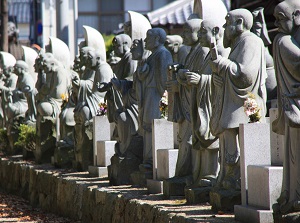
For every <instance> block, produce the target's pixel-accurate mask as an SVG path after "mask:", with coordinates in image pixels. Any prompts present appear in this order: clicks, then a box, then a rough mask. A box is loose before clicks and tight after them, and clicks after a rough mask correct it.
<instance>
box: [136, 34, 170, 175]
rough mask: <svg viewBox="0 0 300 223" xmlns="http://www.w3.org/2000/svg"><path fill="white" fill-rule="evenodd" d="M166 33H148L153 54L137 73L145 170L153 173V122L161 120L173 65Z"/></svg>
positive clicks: (146, 42)
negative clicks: (170, 70)
mask: <svg viewBox="0 0 300 223" xmlns="http://www.w3.org/2000/svg"><path fill="white" fill-rule="evenodd" d="M165 41H166V32H165V31H164V30H163V29H161V28H152V29H149V30H148V31H147V37H146V39H145V48H146V49H147V50H149V51H151V52H152V54H151V55H150V56H149V57H148V58H147V60H146V62H145V63H144V64H143V66H142V68H141V69H139V70H138V72H137V78H138V79H139V81H141V82H142V84H143V93H142V102H141V108H140V112H139V120H141V122H142V124H141V125H142V132H143V141H144V142H143V143H144V150H143V166H142V167H143V169H145V170H150V171H152V165H153V163H152V161H153V158H152V120H153V119H159V118H160V117H161V112H160V109H159V102H160V100H161V98H162V96H163V94H164V92H165V90H166V81H167V71H168V65H169V64H172V63H173V60H172V55H171V53H170V52H169V51H168V50H167V49H166V48H165V47H164V44H165Z"/></svg>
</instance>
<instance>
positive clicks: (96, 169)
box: [89, 166, 107, 177]
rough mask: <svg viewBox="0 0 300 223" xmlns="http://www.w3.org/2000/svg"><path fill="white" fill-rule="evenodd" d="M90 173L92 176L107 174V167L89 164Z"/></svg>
mask: <svg viewBox="0 0 300 223" xmlns="http://www.w3.org/2000/svg"><path fill="white" fill-rule="evenodd" d="M89 175H90V176H92V177H103V176H107V167H100V166H89Z"/></svg>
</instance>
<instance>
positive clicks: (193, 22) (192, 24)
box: [184, 18, 203, 32]
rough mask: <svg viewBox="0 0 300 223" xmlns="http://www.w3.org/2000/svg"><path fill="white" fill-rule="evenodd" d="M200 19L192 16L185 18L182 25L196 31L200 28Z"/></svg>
mask: <svg viewBox="0 0 300 223" xmlns="http://www.w3.org/2000/svg"><path fill="white" fill-rule="evenodd" d="M202 21H203V20H202V19H198V18H193V19H190V20H187V21H186V23H185V25H184V26H186V27H189V28H190V29H191V30H192V32H198V31H199V30H200V27H201V23H202Z"/></svg>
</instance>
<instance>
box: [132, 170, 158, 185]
mask: <svg viewBox="0 0 300 223" xmlns="http://www.w3.org/2000/svg"><path fill="white" fill-rule="evenodd" d="M130 177H131V181H132V185H138V186H141V187H147V179H153V172H152V171H147V172H143V171H135V172H133V173H132V174H130Z"/></svg>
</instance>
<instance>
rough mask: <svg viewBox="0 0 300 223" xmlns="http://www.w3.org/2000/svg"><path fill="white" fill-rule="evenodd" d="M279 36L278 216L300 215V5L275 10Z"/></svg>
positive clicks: (291, 0)
mask: <svg viewBox="0 0 300 223" xmlns="http://www.w3.org/2000/svg"><path fill="white" fill-rule="evenodd" d="M274 16H275V18H276V22H275V24H276V26H278V32H279V34H277V36H276V37H275V39H274V45H273V55H274V62H275V71H276V79H277V84H278V85H277V89H278V94H277V96H278V119H276V120H275V121H274V122H273V123H272V128H273V131H274V132H276V133H278V134H281V135H284V138H285V144H284V161H283V183H282V190H281V195H280V197H279V199H278V200H277V201H278V204H276V205H274V207H273V209H274V212H280V213H281V214H287V213H289V212H298V211H300V197H299V194H300V185H299V179H300V175H299V170H300V168H299V156H300V154H299V142H298V141H299V137H300V104H299V97H300V94H299V88H298V89H296V88H295V87H299V82H300V69H299V66H300V63H299V56H300V29H299V27H300V2H299V1H297V0H285V1H283V2H281V3H279V4H278V5H277V6H276V7H275V10H274Z"/></svg>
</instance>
